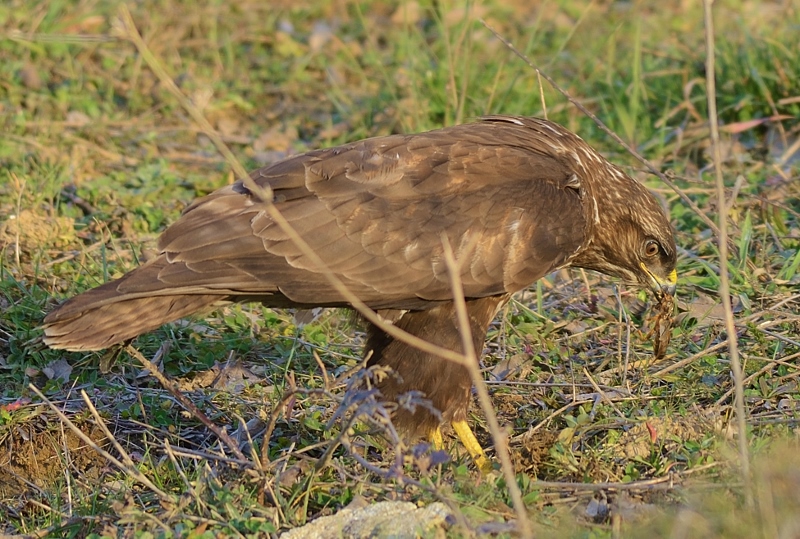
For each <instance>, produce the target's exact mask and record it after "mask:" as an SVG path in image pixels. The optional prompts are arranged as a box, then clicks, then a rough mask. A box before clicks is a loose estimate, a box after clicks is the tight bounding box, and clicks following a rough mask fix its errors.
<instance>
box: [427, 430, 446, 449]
mask: <svg viewBox="0 0 800 539" xmlns="http://www.w3.org/2000/svg"><path fill="white" fill-rule="evenodd" d="M429 437H430V440H431V445H432V446H433V449H434V450H436V451H442V450H444V438H442V429H440V428H439V427H436V429H434V430H432V431H431V433H430V436H429Z"/></svg>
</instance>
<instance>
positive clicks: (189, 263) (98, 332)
mask: <svg viewBox="0 0 800 539" xmlns="http://www.w3.org/2000/svg"><path fill="white" fill-rule="evenodd" d="M251 177H252V179H253V180H255V182H257V183H258V184H259V185H261V186H269V187H270V188H271V190H272V193H273V195H274V204H275V206H276V207H277V209H278V210H280V212H281V214H282V215H283V216H284V217H285V219H286V220H287V221H288V222H289V223H290V224H291V226H292V227H293V228H294V229H295V230H296V231H297V232H298V233H299V235H300V236H301V237H302V238H303V239H304V240H305V241H306V242H307V243H308V245H309V246H310V247H311V248H313V250H314V251H315V252H316V253H317V254H318V255H319V256H320V257H321V259H322V260H323V261H324V263H325V264H326V266H327V268H329V270H331V271H332V272H333V273H334V274H335V275H336V276H338V278H339V279H340V280H341V281H342V282H343V283H344V284H346V285H347V287H348V288H349V289H350V290H351V291H352V292H353V293H354V294H355V295H356V296H357V297H358V298H359V299H360V300H362V301H363V302H364V303H366V304H367V305H368V306H369V307H371V308H372V309H374V310H376V311H377V312H378V313H379V314H381V313H383V314H385V315H386V317H387V318H390V319H391V320H392V321H393V323H394V324H395V325H396V326H397V327H400V328H402V329H404V330H405V331H407V332H409V333H411V334H413V335H416V336H417V337H420V338H422V339H424V340H426V341H429V342H432V343H434V344H437V345H439V346H442V347H446V348H449V349H452V350H455V351H462V344H461V339H460V335H459V331H458V326H457V322H456V317H455V312H454V304H453V297H452V292H451V285H450V280H449V278H448V268H447V265H446V263H445V260H444V247H443V237H446V239H447V240H448V241H449V243H450V245H451V246H453V249H454V251H455V252H456V255H457V256H459V255H461V262H462V264H461V279H462V281H463V288H464V295H465V297H466V305H467V310H468V314H469V319H470V323H471V329H472V336H473V339H474V344H475V347H476V349H477V350H481V349H482V347H483V342H484V339H485V337H486V331H487V328H488V326H489V324H490V323H491V321H492V319H493V318H494V317H495V314H496V313H497V311H498V309H499V308H500V307H501V306H502V305H503V304H505V303H506V301H508V299H509V297H510V296H511V295H512V294H513V293H515V292H517V291H519V290H522V289H523V288H526V287H528V286H530V285H531V284H532V283H534V282H535V281H536V280H538V279H540V278H542V277H543V276H545V275H547V274H548V273H550V272H552V271H553V270H555V269H557V268H562V267H566V266H570V267H579V268H586V269H590V270H596V271H599V272H602V273H606V274H609V275H613V276H616V277H620V278H622V279H624V280H626V281H629V282H634V283H637V284H639V285H643V286H646V287H648V288H650V289H651V290H653V292H654V293H655V295H656V297H658V298H659V299H661V298H664V297H669V298H670V299H671V296H672V294H673V293H674V291H675V283H676V273H675V261H676V249H675V241H674V238H673V234H672V230H671V228H670V224H669V221H668V219H667V216H666V215H665V213H664V210H663V209H662V207H661V205H660V204H659V203H658V201H657V200H656V198H655V197H654V196H653V195H652V194H651V193H650V192H648V191H647V189H645V188H644V187H643V186H642V185H641V184H640V183H639V182H637V181H636V180H634V179H633V178H631V177H630V176H628V175H627V174H625V173H624V172H623V171H622V170H621V169H620V168H618V167H616V166H615V165H613V164H611V163H609V162H608V161H606V160H605V159H604V158H603V157H602V156H601V155H600V154H598V153H597V152H596V151H595V150H594V149H592V148H591V147H590V146H589V145H588V144H586V143H585V142H584V141H583V140H582V139H581V138H579V137H578V136H576V135H575V134H573V133H571V132H569V131H568V130H566V129H564V128H563V127H561V126H560V125H558V124H555V123H553V122H550V121H548V120H543V119H536V118H523V117H515V116H489V117H485V118H482V119H480V120H479V121H477V122H475V123H469V124H464V125H458V126H455V127H448V128H445V129H438V130H435V131H430V132H427V133H419V134H412V135H391V136H385V137H376V138H370V139H366V140H362V141H358V142H353V143H350V144H345V145H342V146H337V147H335V148H328V149H321V150H315V151H311V152H308V153H305V154H302V155H297V156H295V157H291V158H288V159H286V160H284V161H281V162H278V163H275V164H273V165H270V166H268V167H265V168H262V169H259V170H256V171H254V172H253V173H252V174H251ZM467 243H471V245H473V248H471V249H470V250H469V251H465V252H463V253H460V251H459V249H460V248H461V249H464V246H465V245H466V244H467ZM158 248H159V252H160V254H159V255H158V256H157V257H156V258H154V259H152V260H150V261H149V262H147V263H146V264H144V265H143V266H141V267H139V268H137V269H135V270H133V271H131V272H130V273H128V274H126V275H124V276H123V277H121V278H119V279H117V280H115V281H111V282H108V283H106V284H104V285H102V286H99V287H97V288H95V289H93V290H89V291H88V292H85V293H83V294H80V295H78V296H76V297H73V298H72V299H70V300H68V301H67V302H65V303H64V304H63V305H61V306H59V307H58V308H56V309H55V310H54V311H53V312H51V313H50V314H48V315H47V317H46V318H45V320H44V331H45V342H46V343H47V344H48V345H49V346H51V347H53V348H62V349H67V350H99V349H103V348H106V347H109V346H111V345H113V344H116V343H120V342H123V341H126V340H128V339H131V338H133V337H135V336H137V335H140V334H141V333H144V332H147V331H150V330H152V329H155V328H157V327H159V326H161V325H162V324H164V323H167V322H170V321H172V320H175V319H178V318H181V317H184V316H187V315H189V314H191V313H194V312H196V311H198V310H201V309H205V308H207V307H209V306H212V305H218V304H222V303H229V302H242V301H257V302H261V303H263V304H264V305H267V306H270V307H299V308H311V307H319V306H323V307H347V306H348V303H347V302H346V301H345V300H344V298H342V297H341V295H340V294H339V293H338V292H337V291H336V290H334V289H333V288H332V287H331V285H330V284H329V282H328V280H327V279H326V278H325V276H324V275H323V274H322V273H320V272H319V271H317V270H316V267H315V265H314V264H313V263H312V262H311V261H310V260H308V258H307V257H306V256H305V255H304V254H303V253H302V252H301V250H300V249H299V248H298V247H297V245H295V243H294V242H292V241H291V240H290V239H289V238H288V237H287V235H286V234H285V233H284V232H283V230H282V229H281V228H280V227H279V226H277V225H276V224H275V223H274V222H273V221H272V219H271V218H270V217H269V216H268V214H267V213H266V212H265V210H264V204H263V203H262V202H261V201H260V199H259V198H258V197H255V196H253V195H252V194H251V193H250V192H249V191H248V190H247V188H246V187H245V186H244V185H243V184H242V182H241V181H239V182H236V183H234V184H232V185H229V186H227V187H223V188H222V189H219V190H218V191H215V192H214V193H211V194H210V195H208V196H206V197H203V198H200V199H198V200H196V201H194V202H193V203H192V204H191V205H190V206H189V207H188V208H186V210H185V211H184V212H183V214H182V215H181V217H180V219H178V220H177V221H176V222H175V223H174V224H173V225H171V226H170V227H169V228H167V229H166V230H165V231H164V233H163V234H162V235H161V238H160V239H159V242H158ZM367 325H368V327H367V343H366V352H367V353H371V356H370V358H369V364H370V365H376V364H377V365H384V366H387V367H390V368H391V369H392V370H393V371H394V372H395V374H396V375H395V376H390V377H387V378H386V379H385V380H384V381H383V382H382V383H381V384H380V385H379V388H380V390H381V391H382V394H383V396H384V398H385V399H386V400H389V401H392V400H396V399H397V397H398V396H399V395H400V394H402V393H405V392H407V391H411V390H416V391H419V392H421V393H422V394H424V395H425V396H426V397H427V398H428V399H430V401H431V403H432V405H433V407H434V408H435V409H437V410H439V411H440V412H441V416H438V415H436V414H433V413H431V412H430V411H429V410H427V409H423V408H422V407H418V408H417V410H416V411H415V412H413V413H412V412H411V411H408V410H404V409H399V410H398V411H397V413H396V417H395V421H396V424H398V425H399V426H400V427H401V428H404V429H405V430H406V431H407V432H408V433H409V434H411V435H420V434H428V435H433V436H434V437H435V438H436V437H437V436H440V434H439V430H438V429H439V424H440V421H442V420H443V421H448V422H451V423H453V424H454V426H455V427H456V431H457V432H458V433H459V434H460V435H461V436H462V439H465V438H464V437H466V444H467V446H468V449H470V451H471V452H472V453H473V456H475V457H476V458H482V453H481V452H480V451H481V450H480V447H479V446H477V444H476V443H475V442H474V438H471V439H470V436H471V432H470V431H469V428H468V427H466V423H465V419H466V413H467V408H468V405H469V402H470V392H471V386H472V384H471V381H470V377H469V374H468V372H467V370H466V368H465V367H464V366H462V365H459V364H456V363H453V362H448V361H446V360H443V359H441V358H439V357H436V356H432V355H429V354H426V353H424V352H421V351H420V350H418V349H416V348H413V347H411V346H409V345H407V344H405V343H403V342H401V341H399V340H396V339H394V338H392V337H391V336H389V335H387V334H386V333H384V332H383V331H381V330H380V329H379V328H377V327H376V326H374V325H373V324H367Z"/></svg>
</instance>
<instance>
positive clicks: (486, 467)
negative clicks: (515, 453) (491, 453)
mask: <svg viewBox="0 0 800 539" xmlns="http://www.w3.org/2000/svg"><path fill="white" fill-rule="evenodd" d="M453 430H455V431H456V435H457V436H458V439H459V440H461V443H462V444H464V447H466V448H467V452H468V453H469V454H470V456H471V457H472V460H473V461H475V465H476V466H477V467H478V469H479V470H480V471H481V473H488V472H491V471H492V461H491V460H489V457H487V456H486V453H484V452H483V448H482V447H481V444H479V443H478V439H477V438H475V435H474V434H473V433H472V430H471V429H470V428H469V425H468V424H467V422H466V421H455V422H453ZM428 438H429V439H430V442H431V445H432V446H433V448H434V449H435V450H437V451H443V450H444V438H443V437H442V429H440V428H438V427H437V428H436V429H435V430H432V431H431V433H430V434H429V435H428Z"/></svg>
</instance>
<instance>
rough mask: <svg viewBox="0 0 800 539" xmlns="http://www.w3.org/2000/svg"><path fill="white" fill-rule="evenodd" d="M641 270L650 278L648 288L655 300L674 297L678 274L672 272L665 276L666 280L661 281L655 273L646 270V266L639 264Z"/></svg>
mask: <svg viewBox="0 0 800 539" xmlns="http://www.w3.org/2000/svg"><path fill="white" fill-rule="evenodd" d="M640 265H641V267H642V270H644V272H645V273H646V274H647V276H648V277H649V278H650V288H652V290H653V293H654V294H655V295H656V298H658V299H661V298H662V297H664V296H670V297H671V296H674V295H675V290H676V287H677V283H678V272H677V271H675V270H672V271H671V272H670V273H669V275H667V277H666V279H662V278H661V277H659V276H658V275H656V274H655V273H653V272H651V271H650V270H649V269H647V266H645V265H644V263H643V262H642V263H640Z"/></svg>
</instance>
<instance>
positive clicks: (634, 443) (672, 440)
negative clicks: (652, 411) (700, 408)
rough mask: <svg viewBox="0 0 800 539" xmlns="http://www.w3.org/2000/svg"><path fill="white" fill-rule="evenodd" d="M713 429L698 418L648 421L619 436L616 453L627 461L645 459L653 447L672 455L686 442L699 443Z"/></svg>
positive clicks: (691, 416)
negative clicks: (655, 446) (657, 446)
mask: <svg viewBox="0 0 800 539" xmlns="http://www.w3.org/2000/svg"><path fill="white" fill-rule="evenodd" d="M713 429H714V427H713V425H711V424H710V422H709V421H708V420H707V419H706V418H704V417H703V416H702V415H701V414H689V415H687V416H683V417H682V416H666V417H649V418H647V420H646V421H643V422H641V423H637V424H636V425H634V426H633V427H631V428H630V429H628V430H627V431H626V432H624V433H623V434H622V436H621V437H620V439H619V441H618V442H617V447H618V452H619V454H621V455H624V456H625V457H626V458H628V459H634V458H646V457H647V456H648V455H650V453H651V451H652V449H653V446H654V445H660V446H661V448H662V452H666V453H672V452H674V451H677V450H678V449H679V448H680V446H682V445H683V444H684V443H685V442H689V441H691V442H697V441H700V440H702V439H703V438H704V437H705V436H707V435H708V433H709V432H713Z"/></svg>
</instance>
